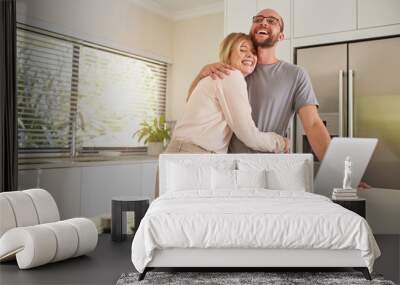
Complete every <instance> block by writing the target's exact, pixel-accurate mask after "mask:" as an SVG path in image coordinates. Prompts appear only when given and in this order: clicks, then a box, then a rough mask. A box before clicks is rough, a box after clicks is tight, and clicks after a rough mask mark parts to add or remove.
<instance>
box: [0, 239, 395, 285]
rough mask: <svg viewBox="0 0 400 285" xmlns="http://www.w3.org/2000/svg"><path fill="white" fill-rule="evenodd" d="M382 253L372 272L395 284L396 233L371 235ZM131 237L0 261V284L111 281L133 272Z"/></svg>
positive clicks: (107, 282) (97, 282) (99, 282)
mask: <svg viewBox="0 0 400 285" xmlns="http://www.w3.org/2000/svg"><path fill="white" fill-rule="evenodd" d="M375 238H376V240H377V242H378V244H379V247H380V249H381V251H382V256H381V257H380V258H379V259H377V261H376V262H375V267H374V272H376V273H381V274H383V275H384V277H385V279H389V280H392V281H394V282H395V283H396V284H399V281H400V280H399V279H400V276H399V275H400V236H397V235H379V236H376V237H375ZM130 253H131V240H126V241H124V242H120V243H116V242H112V241H111V237H110V235H109V234H104V235H100V236H99V243H98V245H97V248H96V250H95V251H93V252H92V253H90V254H89V255H88V256H81V257H77V258H74V259H69V260H65V261H61V262H58V263H52V264H48V265H45V266H41V267H37V268H34V269H29V270H19V269H18V266H17V264H16V262H7V263H2V264H0V284H1V285H6V284H7V285H9V284H38V285H39V284H115V283H116V282H117V280H118V278H119V276H120V275H121V274H122V273H124V272H132V271H135V269H134V267H133V265H132V262H131V257H130Z"/></svg>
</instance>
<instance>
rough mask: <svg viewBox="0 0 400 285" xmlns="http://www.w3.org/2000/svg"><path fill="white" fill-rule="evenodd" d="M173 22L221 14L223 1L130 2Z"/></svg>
mask: <svg viewBox="0 0 400 285" xmlns="http://www.w3.org/2000/svg"><path fill="white" fill-rule="evenodd" d="M131 1H132V2H134V3H135V4H138V5H140V6H142V7H144V8H146V9H148V10H151V11H152V12H155V13H157V14H161V15H163V16H166V17H168V18H171V19H173V20H179V19H183V18H192V17H196V16H202V15H207V14H212V13H217V12H222V11H223V7H224V1H223V0H131Z"/></svg>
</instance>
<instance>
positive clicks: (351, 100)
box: [349, 69, 354, 138]
mask: <svg viewBox="0 0 400 285" xmlns="http://www.w3.org/2000/svg"><path fill="white" fill-rule="evenodd" d="M353 76H354V71H353V70H352V69H349V138H352V137H353V135H354V134H353V131H354V130H353V126H354V123H353V120H354V107H353V106H354V94H353V88H354V87H353Z"/></svg>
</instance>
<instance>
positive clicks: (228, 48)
mask: <svg viewBox="0 0 400 285" xmlns="http://www.w3.org/2000/svg"><path fill="white" fill-rule="evenodd" d="M243 40H248V41H250V42H252V41H251V37H250V36H249V35H246V34H244V33H230V34H229V35H227V36H226V37H225V39H224V40H223V41H222V43H221V44H220V46H219V60H220V61H221V62H222V63H226V64H230V63H231V62H230V61H231V60H230V58H231V54H232V50H233V47H234V46H235V45H236V43H238V42H241V41H243Z"/></svg>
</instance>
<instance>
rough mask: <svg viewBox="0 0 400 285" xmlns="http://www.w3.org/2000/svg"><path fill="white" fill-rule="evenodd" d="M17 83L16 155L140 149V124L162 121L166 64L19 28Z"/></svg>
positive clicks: (71, 39) (164, 101)
mask: <svg viewBox="0 0 400 285" xmlns="http://www.w3.org/2000/svg"><path fill="white" fill-rule="evenodd" d="M17 80H18V83H17V89H18V94H17V102H18V138H19V148H20V150H22V151H24V150H27V151H35V150H39V151H68V149H69V148H70V147H71V144H72V143H73V142H76V144H77V146H76V147H77V148H78V149H79V148H109V147H113V148H124V149H126V148H130V147H133V148H136V147H142V146H143V144H142V143H139V142H138V141H137V138H134V137H133V133H134V132H136V131H137V129H138V127H139V124H140V123H141V122H142V121H143V120H145V119H148V120H152V119H153V118H155V117H157V116H159V115H161V114H165V106H166V88H167V64H166V63H163V62H159V61H155V60H151V59H147V58H143V57H138V56H134V55H131V54H128V53H124V52H120V51H117V50H113V49H110V48H106V47H103V46H99V45H95V44H91V43H87V42H84V41H80V40H76V39H73V38H68V37H65V36H59V35H57V34H54V35H53V34H52V33H49V32H44V33H41V31H40V30H38V29H28V28H25V27H21V25H20V27H19V28H18V29H17ZM73 136H74V137H75V139H74V140H73V139H72V137H73Z"/></svg>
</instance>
